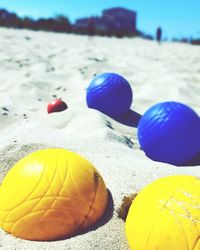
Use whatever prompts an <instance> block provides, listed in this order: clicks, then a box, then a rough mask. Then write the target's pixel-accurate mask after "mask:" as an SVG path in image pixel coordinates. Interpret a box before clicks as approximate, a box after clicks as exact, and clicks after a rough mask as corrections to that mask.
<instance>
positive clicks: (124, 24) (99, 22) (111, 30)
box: [73, 8, 137, 36]
mask: <svg viewBox="0 0 200 250" xmlns="http://www.w3.org/2000/svg"><path fill="white" fill-rule="evenodd" d="M91 19H92V21H93V24H94V27H95V33H96V34H99V35H117V36H124V35H127V36H129V35H130V36H131V35H134V34H136V33H137V27H136V23H137V22H136V21H137V13H136V12H135V11H131V10H128V9H125V8H111V9H107V10H104V11H103V13H102V16H101V17H91V18H81V19H78V20H76V22H75V24H74V25H73V29H74V31H77V32H79V33H87V29H88V23H89V22H91Z"/></svg>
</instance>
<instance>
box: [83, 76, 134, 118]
mask: <svg viewBox="0 0 200 250" xmlns="http://www.w3.org/2000/svg"><path fill="white" fill-rule="evenodd" d="M86 100H87V105H88V107H89V108H93V109H97V110H99V111H101V112H102V113H104V114H106V115H108V116H111V117H119V116H121V115H122V114H124V113H126V112H128V110H129V109H130V106H131V103H132V90H131V87H130V84H129V83H128V81H127V80H126V79H124V78H123V77H122V76H120V75H118V74H115V73H104V74H101V75H98V76H96V77H95V78H94V79H93V80H92V82H91V83H90V85H89V87H88V89H87V97H86Z"/></svg>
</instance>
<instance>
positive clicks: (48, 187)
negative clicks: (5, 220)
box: [10, 163, 56, 232]
mask: <svg viewBox="0 0 200 250" xmlns="http://www.w3.org/2000/svg"><path fill="white" fill-rule="evenodd" d="M44 166H45V167H44V169H45V170H44V171H43V172H46V171H47V170H48V164H46V163H45V164H44ZM55 171H56V169H55V170H54V174H53V175H52V177H51V182H53V180H54V178H55ZM44 176H45V178H46V179H47V181H48V186H47V189H46V190H45V193H44V194H43V196H45V194H46V193H47V192H48V191H49V189H50V185H49V179H48V177H47V175H44V174H43V175H42V177H44ZM40 182H41V179H40ZM38 186H39V183H38V185H37V186H36V187H35V190H34V191H36V189H37V188H38ZM41 200H42V197H40V200H39V202H38V203H37V204H36V205H35V206H33V207H32V209H31V210H30V212H31V211H33V209H34V208H35V207H36V206H38V204H39V203H40V202H41ZM15 209H16V208H15ZM30 212H29V213H30ZM23 217H24V216H23ZM23 217H22V218H23ZM19 220H20V219H19ZM19 220H17V221H16V222H14V224H13V225H12V227H11V229H10V232H12V229H13V227H14V226H15V224H16V223H17V222H18V221H19Z"/></svg>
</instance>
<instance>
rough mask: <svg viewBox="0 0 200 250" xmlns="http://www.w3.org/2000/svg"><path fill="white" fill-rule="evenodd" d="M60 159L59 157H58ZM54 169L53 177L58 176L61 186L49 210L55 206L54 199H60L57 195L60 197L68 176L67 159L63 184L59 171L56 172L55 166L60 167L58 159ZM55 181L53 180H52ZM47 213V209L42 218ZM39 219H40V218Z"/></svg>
mask: <svg viewBox="0 0 200 250" xmlns="http://www.w3.org/2000/svg"><path fill="white" fill-rule="evenodd" d="M63 154H64V153H62V155H63ZM60 158H61V157H60ZM55 165H56V167H55V176H56V174H57V176H58V178H59V180H60V183H61V185H60V188H59V191H58V195H57V196H55V199H54V201H53V202H52V203H51V205H50V206H49V208H52V207H53V206H54V205H55V202H56V199H57V197H60V196H59V195H60V193H61V191H62V189H63V186H64V183H65V181H66V176H68V175H67V174H68V173H69V166H68V158H67V162H66V165H65V175H64V182H63V181H62V177H60V174H59V170H58V167H57V166H60V165H59V164H58V158H56V164H55ZM54 179H55V178H54ZM47 212H48V209H47V211H46V212H45V213H44V214H43V217H44V216H45V214H46V213H47ZM40 219H41V218H40Z"/></svg>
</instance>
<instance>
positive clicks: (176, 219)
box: [165, 207, 190, 249]
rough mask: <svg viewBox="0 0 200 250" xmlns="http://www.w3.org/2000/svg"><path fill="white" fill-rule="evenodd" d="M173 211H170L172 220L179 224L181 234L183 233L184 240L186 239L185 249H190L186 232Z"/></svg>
mask: <svg viewBox="0 0 200 250" xmlns="http://www.w3.org/2000/svg"><path fill="white" fill-rule="evenodd" d="M165 208H167V207H165ZM168 210H169V211H171V210H170V209H168ZM175 213H176V212H175ZM175 213H174V214H173V213H170V215H171V216H173V218H174V220H175V221H176V222H177V223H178V224H179V225H180V226H181V228H182V231H183V234H184V235H185V241H186V244H187V249H190V248H189V241H188V238H187V234H186V232H185V229H184V226H183V224H182V222H181V221H180V220H179V218H178V217H176V216H175ZM176 214H177V213H176Z"/></svg>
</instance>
